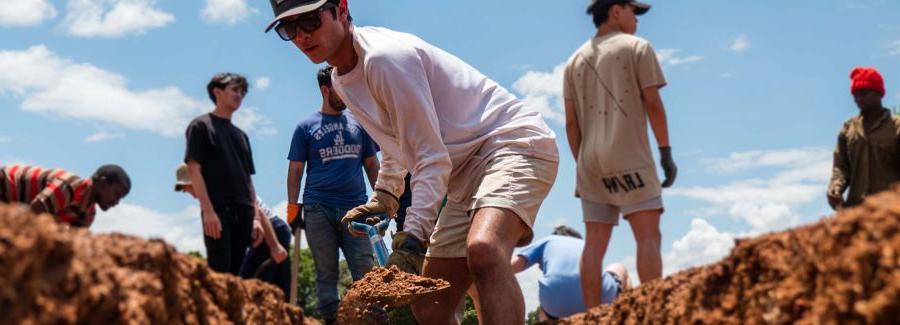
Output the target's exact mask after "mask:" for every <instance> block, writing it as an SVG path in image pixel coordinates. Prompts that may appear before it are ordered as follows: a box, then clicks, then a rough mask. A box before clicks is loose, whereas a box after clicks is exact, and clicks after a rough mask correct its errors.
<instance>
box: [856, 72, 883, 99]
mask: <svg viewBox="0 0 900 325" xmlns="http://www.w3.org/2000/svg"><path fill="white" fill-rule="evenodd" d="M850 80H852V82H850V92H855V91H857V90H859V89H869V90H873V91H875V92H877V93H879V94H881V96H884V78H882V77H881V74H880V73H878V70H875V68H856V69H853V72H850Z"/></svg>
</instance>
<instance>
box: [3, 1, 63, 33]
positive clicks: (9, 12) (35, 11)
mask: <svg viewBox="0 0 900 325" xmlns="http://www.w3.org/2000/svg"><path fill="white" fill-rule="evenodd" d="M53 17H56V8H55V7H54V6H53V4H51V3H50V2H49V1H47V0H4V1H3V4H2V5H0V26H3V27H28V26H35V25H38V24H40V23H41V22H43V21H45V20H48V19H51V18H53Z"/></svg>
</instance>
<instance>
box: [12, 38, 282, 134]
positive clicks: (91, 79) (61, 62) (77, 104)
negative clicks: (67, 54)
mask: <svg viewBox="0 0 900 325" xmlns="http://www.w3.org/2000/svg"><path fill="white" fill-rule="evenodd" d="M0 95H13V96H17V97H22V110H24V111H27V112H32V113H37V114H42V115H45V116H48V117H52V118H59V119H72V120H80V121H93V122H101V123H106V124H112V125H116V126H121V127H125V128H129V129H133V130H143V131H151V132H155V133H158V134H161V135H164V136H168V137H177V136H181V135H183V134H184V128H185V127H186V126H187V124H188V123H189V122H190V120H191V119H192V118H193V117H195V116H197V115H199V114H201V113H203V112H205V111H208V110H209V107H208V106H206V105H207V104H205V103H203V102H204V101H202V100H197V99H194V98H192V97H190V96H187V95H185V94H184V93H183V92H182V91H181V90H180V89H178V88H176V87H165V88H159V89H149V90H139V91H136V90H132V89H129V88H128V87H127V80H126V78H125V77H124V76H122V75H119V74H116V73H113V72H109V71H106V70H103V69H100V68H98V67H95V66H93V65H90V64H83V63H75V62H72V61H70V60H68V59H65V58H62V57H60V56H58V55H56V54H55V53H53V52H51V51H50V50H49V49H47V47H46V46H44V45H38V46H33V47H31V48H29V49H27V50H24V51H0ZM242 111H243V112H242ZM235 124H237V125H239V126H241V127H242V128H244V130H245V131H247V132H251V133H259V134H274V132H275V129H274V128H273V127H272V126H271V121H269V120H268V119H267V118H266V117H264V116H262V115H260V114H258V113H256V112H255V110H254V109H252V108H248V109H246V110H244V109H242V110H239V111H238V114H236V116H235Z"/></svg>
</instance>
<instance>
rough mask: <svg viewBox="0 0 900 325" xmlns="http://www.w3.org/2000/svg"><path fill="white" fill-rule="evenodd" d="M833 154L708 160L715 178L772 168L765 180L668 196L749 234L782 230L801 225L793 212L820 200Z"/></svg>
mask: <svg viewBox="0 0 900 325" xmlns="http://www.w3.org/2000/svg"><path fill="white" fill-rule="evenodd" d="M830 157H831V152H830V151H829V150H827V149H822V148H801V149H788V150H770V151H748V152H740V153H734V154H731V155H730V156H729V157H728V158H724V159H712V160H708V161H707V164H708V165H709V166H710V167H711V169H712V170H716V171H718V172H722V171H725V172H737V171H748V170H752V169H756V168H762V167H774V168H776V169H778V171H777V172H776V173H775V174H774V175H773V176H771V177H768V178H746V179H742V180H737V181H733V182H731V183H728V184H725V185H719V186H695V187H687V188H674V189H671V190H668V192H667V194H670V195H673V196H681V197H687V198H690V199H694V200H699V201H705V202H707V203H709V204H711V205H712V206H711V207H705V208H701V209H705V210H699V211H706V212H721V213H727V214H728V215H729V216H731V217H732V218H735V219H738V220H743V221H744V222H746V223H747V224H748V225H750V226H751V227H752V229H751V231H750V234H756V233H761V232H765V231H772V230H780V229H784V228H787V227H791V226H795V225H797V224H798V223H799V221H800V215H799V213H798V212H797V209H798V208H800V207H803V206H805V205H807V204H810V203H812V202H815V201H816V200H819V199H822V197H823V196H824V194H823V193H824V188H825V186H826V184H827V182H828V178H829V176H830V171H831V160H830Z"/></svg>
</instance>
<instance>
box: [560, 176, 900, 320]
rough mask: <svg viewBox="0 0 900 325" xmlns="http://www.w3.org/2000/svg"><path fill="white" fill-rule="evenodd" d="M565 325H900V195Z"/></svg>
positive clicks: (754, 243) (740, 245)
mask: <svg viewBox="0 0 900 325" xmlns="http://www.w3.org/2000/svg"><path fill="white" fill-rule="evenodd" d="M561 323H562V324H622V323H624V324H696V323H702V324H720V323H726V324H737V323H741V324H744V323H747V324H762V323H765V324H788V323H799V324H863V323H865V324H900V192H885V193H881V194H879V195H876V196H873V197H870V198H869V199H867V200H866V202H865V203H864V204H863V205H861V206H859V207H856V208H852V209H846V210H844V211H842V212H840V213H838V214H837V216H835V217H829V218H827V219H825V220H822V221H820V222H818V223H816V224H812V225H808V226H804V227H800V228H797V229H794V230H790V231H785V232H780V233H773V234H769V235H764V236H761V237H758V238H753V239H746V240H739V241H738V242H737V243H736V245H735V247H734V249H733V250H732V252H731V255H729V256H728V257H726V258H724V259H723V260H722V261H720V262H718V263H716V264H712V265H709V266H705V267H700V268H693V269H689V270H686V271H684V272H681V273H678V274H675V275H672V276H670V277H667V278H665V279H662V280H657V281H652V282H649V283H646V284H643V285H641V286H640V287H638V288H635V289H632V290H630V291H626V292H624V293H623V294H622V295H621V296H620V297H619V298H618V299H617V300H616V302H615V303H614V304H612V305H606V306H601V307H598V308H595V309H592V310H590V311H589V312H588V313H585V314H579V315H575V316H573V317H571V318H568V319H565V320H563V321H562V322H561Z"/></svg>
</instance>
